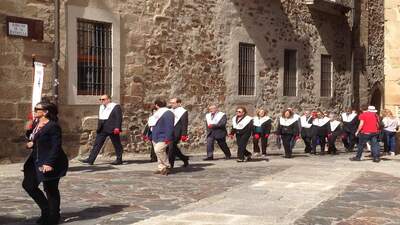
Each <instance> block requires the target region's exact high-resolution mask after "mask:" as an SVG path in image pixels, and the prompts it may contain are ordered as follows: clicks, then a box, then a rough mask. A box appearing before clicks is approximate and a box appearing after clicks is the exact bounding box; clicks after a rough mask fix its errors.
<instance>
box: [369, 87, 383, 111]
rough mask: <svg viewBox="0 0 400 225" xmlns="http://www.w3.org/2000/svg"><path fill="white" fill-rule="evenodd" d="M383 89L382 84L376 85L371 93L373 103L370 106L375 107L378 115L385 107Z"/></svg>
mask: <svg viewBox="0 0 400 225" xmlns="http://www.w3.org/2000/svg"><path fill="white" fill-rule="evenodd" d="M382 92H383V88H382V85H381V84H380V83H377V84H375V85H374V87H373V88H372V91H371V101H370V105H373V106H375V108H376V110H378V113H380V111H381V109H382V106H383V94H382Z"/></svg>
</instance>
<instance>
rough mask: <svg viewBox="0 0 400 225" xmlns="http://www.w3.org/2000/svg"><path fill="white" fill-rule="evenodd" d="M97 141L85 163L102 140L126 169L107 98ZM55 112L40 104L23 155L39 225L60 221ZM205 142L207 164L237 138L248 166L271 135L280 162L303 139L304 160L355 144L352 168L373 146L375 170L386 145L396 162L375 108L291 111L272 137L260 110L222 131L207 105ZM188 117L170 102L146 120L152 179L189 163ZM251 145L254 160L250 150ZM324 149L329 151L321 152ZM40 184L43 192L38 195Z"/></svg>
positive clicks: (387, 124)
mask: <svg viewBox="0 0 400 225" xmlns="http://www.w3.org/2000/svg"><path fill="white" fill-rule="evenodd" d="M100 102H101V104H100V108H99V119H98V127H97V136H96V140H95V143H94V146H93V149H92V150H91V152H90V154H89V157H88V158H86V159H83V160H81V162H83V163H87V164H90V165H93V163H94V162H95V160H96V157H97V155H98V153H99V151H100V149H101V148H102V146H103V144H104V142H105V140H106V138H107V137H109V138H110V139H111V142H112V143H113V145H114V148H115V152H116V160H115V161H114V162H112V164H114V165H120V164H122V163H123V160H122V155H123V152H122V151H123V149H122V144H121V139H120V133H121V132H122V110H121V106H120V105H118V104H116V103H113V102H112V101H111V98H110V96H108V95H103V96H101V98H100ZM57 115H58V110H57V106H56V105H54V104H52V103H50V102H45V101H44V102H40V103H38V104H37V105H36V106H35V108H34V118H32V120H31V121H30V122H29V123H28V125H27V128H26V130H27V131H26V138H27V144H26V148H27V149H30V150H31V154H30V156H29V157H28V159H27V161H26V162H25V164H24V169H23V172H24V179H23V182H22V186H23V188H24V189H25V191H26V192H27V193H28V194H29V195H30V196H31V197H32V199H33V200H34V201H35V202H36V203H37V205H38V206H39V208H40V209H41V217H40V218H39V219H38V221H37V223H38V224H42V225H49V224H57V223H58V221H59V220H60V198H61V197H60V192H59V188H58V186H59V181H60V179H61V178H62V177H63V176H65V175H66V173H67V170H68V159H67V157H66V154H65V153H64V151H63V149H62V146H61V137H62V134H61V128H60V126H59V125H58V122H57V121H58V117H57ZM204 120H205V129H206V140H207V156H206V158H204V160H206V161H209V160H214V150H215V149H214V144H215V142H217V144H218V146H219V147H220V148H221V150H222V152H223V153H224V155H225V159H228V160H229V159H231V158H232V153H231V150H230V148H229V146H228V144H227V142H226V141H227V140H226V137H230V138H231V139H233V138H234V137H235V138H236V145H237V146H236V147H237V162H247V161H251V160H252V154H253V153H254V154H255V155H256V156H262V157H263V158H264V159H265V160H268V158H267V146H268V143H269V139H270V137H271V134H273V133H274V134H275V135H276V137H277V139H276V140H277V145H278V146H279V145H283V148H284V157H285V158H292V157H293V148H294V146H295V144H296V142H297V141H298V140H299V139H300V137H301V138H302V139H303V141H304V144H305V149H304V152H305V153H310V154H317V146H318V145H319V146H320V155H324V154H325V152H327V153H329V154H337V153H338V149H337V147H336V140H337V139H338V138H341V140H342V142H343V145H344V147H345V149H346V151H348V152H351V151H353V149H354V147H355V145H356V144H357V152H356V155H355V156H354V157H351V158H350V160H351V161H361V158H362V154H363V151H364V148H365V147H367V146H371V153H372V158H373V162H379V161H380V146H379V143H378V141H383V142H384V152H386V153H387V154H390V155H394V154H395V149H396V138H395V135H396V132H397V131H398V128H399V125H400V123H399V120H398V118H396V117H395V116H393V113H392V112H391V111H390V110H387V109H385V110H384V111H383V115H382V117H380V116H379V115H378V114H377V110H376V109H375V107H373V106H366V105H363V106H362V107H361V112H360V113H357V111H356V110H353V109H351V108H348V109H346V111H345V112H343V113H342V114H340V120H339V118H338V116H337V115H336V114H335V113H333V112H330V113H329V112H326V111H325V112H322V111H321V110H314V111H312V112H310V111H305V112H304V113H303V115H302V116H299V115H298V114H296V113H295V112H294V110H293V109H292V108H288V109H286V110H284V111H283V112H282V114H281V115H280V116H279V117H278V118H277V120H276V130H275V132H273V131H272V127H273V120H272V118H271V117H269V116H268V112H267V111H266V110H264V109H257V110H256V115H255V116H254V117H252V116H250V115H248V112H247V109H246V108H245V107H243V106H239V107H237V108H236V111H235V115H234V116H233V117H232V127H231V130H230V132H229V133H228V131H227V122H228V116H227V115H226V114H225V113H223V112H221V111H219V110H218V107H217V105H210V106H209V107H208V113H207V114H206V115H205V119H204ZM188 125H189V114H188V111H187V110H186V109H185V108H183V107H182V100H181V99H179V98H172V99H170V101H169V107H167V103H166V102H165V101H164V100H161V99H157V100H155V102H154V108H153V110H152V114H151V116H150V117H149V119H148V123H147V125H146V128H145V131H144V132H143V139H144V140H145V141H148V142H151V145H152V151H151V160H152V161H157V170H156V171H155V173H156V174H161V175H168V174H169V173H170V170H171V169H172V168H173V167H174V164H175V160H176V158H177V157H178V158H179V159H181V160H182V161H183V166H184V167H187V166H188V165H189V157H188V156H187V155H185V154H183V153H182V151H181V149H180V148H179V143H180V142H187V141H189V136H188ZM250 139H252V143H253V153H252V152H251V151H249V150H248V149H247V145H248V143H249V141H250ZM326 145H327V146H328V150H327V151H325V147H326ZM260 153H261V154H260ZM41 183H43V187H44V192H45V193H43V192H42V191H41V190H40V189H39V185H40V184H41Z"/></svg>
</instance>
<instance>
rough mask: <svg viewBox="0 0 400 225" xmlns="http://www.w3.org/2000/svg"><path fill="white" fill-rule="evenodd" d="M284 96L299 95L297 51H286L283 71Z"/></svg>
mask: <svg viewBox="0 0 400 225" xmlns="http://www.w3.org/2000/svg"><path fill="white" fill-rule="evenodd" d="M283 95H284V96H296V95H297V51H296V50H289V49H285V56H284V71H283Z"/></svg>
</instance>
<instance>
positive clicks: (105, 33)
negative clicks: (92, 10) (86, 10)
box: [77, 19, 112, 95]
mask: <svg viewBox="0 0 400 225" xmlns="http://www.w3.org/2000/svg"><path fill="white" fill-rule="evenodd" d="M111 28H112V25H111V24H110V23H103V22H98V21H91V20H84V19H78V21H77V35H78V36H77V39H78V45H77V47H78V51H77V52H78V56H77V62H78V63H77V64H78V65H77V66H78V84H77V86H78V88H77V89H78V95H103V94H111V84H112V44H111V43H112V36H111V35H112V32H111V30H112V29H111Z"/></svg>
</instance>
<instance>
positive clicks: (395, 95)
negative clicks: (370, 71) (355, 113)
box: [385, 0, 400, 112]
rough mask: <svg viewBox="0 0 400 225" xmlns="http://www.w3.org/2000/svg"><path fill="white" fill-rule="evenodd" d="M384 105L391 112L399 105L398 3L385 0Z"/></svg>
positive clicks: (399, 20)
mask: <svg viewBox="0 0 400 225" xmlns="http://www.w3.org/2000/svg"><path fill="white" fill-rule="evenodd" d="M385 21H386V22H385V90H386V93H385V106H386V107H387V108H390V109H391V110H392V111H393V112H395V110H397V108H396V106H397V107H399V106H400V94H399V92H398V90H399V88H400V40H399V38H398V37H399V35H400V29H399V27H400V4H399V2H398V1H396V0H386V1H385Z"/></svg>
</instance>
